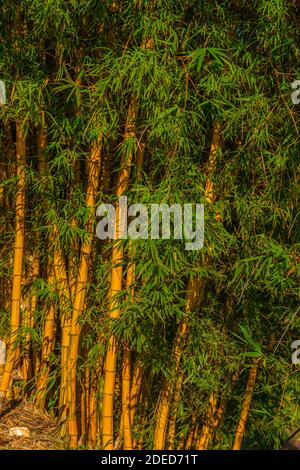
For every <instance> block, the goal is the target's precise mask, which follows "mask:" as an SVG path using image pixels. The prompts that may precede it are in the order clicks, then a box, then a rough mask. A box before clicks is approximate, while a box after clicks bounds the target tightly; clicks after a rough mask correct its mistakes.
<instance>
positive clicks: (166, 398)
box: [154, 123, 221, 450]
mask: <svg viewBox="0 0 300 470" xmlns="http://www.w3.org/2000/svg"><path fill="white" fill-rule="evenodd" d="M220 132H221V125H220V123H216V124H215V125H214V126H213V131H212V140H211V146H210V154H209V160H208V169H207V174H208V177H207V181H206V187H205V198H206V201H207V202H208V203H209V204H211V203H213V202H214V200H215V195H214V189H213V182H212V178H211V174H213V173H214V171H215V168H216V162H217V152H218V149H219V147H220ZM203 289H204V283H203V281H202V280H201V279H200V278H199V277H194V278H192V279H190V280H189V283H188V287H187V295H186V314H187V315H186V318H185V319H183V320H182V321H181V322H180V324H179V327H178V331H177V334H176V337H175V342H174V345H173V353H172V357H173V361H174V371H175V374H176V377H177V385H176V389H175V392H176V397H177V400H178V398H179V396H180V393H181V387H182V383H183V379H182V378H181V379H179V376H180V373H179V369H180V357H181V350H182V345H183V341H184V338H185V335H186V333H187V330H188V313H189V312H190V311H192V310H193V309H194V307H195V305H196V303H197V302H198V301H199V300H200V298H201V296H202V295H203ZM178 379H179V380H178ZM172 396H173V384H172V382H171V381H168V380H165V381H164V386H163V391H162V393H161V397H160V401H159V405H158V412H157V422H156V427H155V433H154V449H155V450H163V449H164V448H165V440H166V431H167V425H168V418H169V410H170V401H171V398H172ZM177 402H178V401H177ZM174 408H175V409H174V413H173V418H172V423H171V424H172V427H171V432H170V440H171V446H173V444H174V436H175V425H176V416H177V407H176V405H175V406H174Z"/></svg>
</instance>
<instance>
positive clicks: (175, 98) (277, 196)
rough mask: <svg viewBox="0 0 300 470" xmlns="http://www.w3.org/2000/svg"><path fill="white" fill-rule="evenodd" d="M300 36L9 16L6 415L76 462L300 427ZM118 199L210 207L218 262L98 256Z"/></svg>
mask: <svg viewBox="0 0 300 470" xmlns="http://www.w3.org/2000/svg"><path fill="white" fill-rule="evenodd" d="M299 26H300V8H299V2H297V1H296V0H295V1H293V0H247V1H245V0H226V1H223V2H218V1H216V0H210V1H202V0H195V1H194V0H192V1H189V2H186V1H184V0H182V1H179V0H164V1H161V0H124V1H123V0H120V1H109V0H103V1H100V0H86V1H79V0H69V1H63V0H43V1H41V0H20V1H16V0H13V1H12V0H10V1H8V0H1V2H0V79H1V80H3V81H4V82H5V85H6V92H7V103H6V104H5V105H3V106H1V107H0V181H1V182H0V253H1V256H0V286H1V289H0V339H1V340H2V341H3V342H4V343H5V344H6V345H7V354H6V362H5V365H2V366H0V367H2V369H1V370H0V378H1V381H0V409H1V410H2V411H3V410H5V408H6V406H8V405H9V404H10V403H11V402H13V401H14V400H16V401H17V400H20V399H21V400H25V399H26V400H30V401H32V402H33V403H34V404H35V406H37V407H38V408H39V409H40V410H44V411H45V412H47V413H50V414H52V415H53V416H56V417H57V418H58V419H59V432H60V435H61V437H62V438H63V439H64V440H65V443H66V448H68V447H69V448H89V449H95V448H98V449H198V450H205V449H235V450H239V449H241V448H247V449H262V448H267V449H268V448H269V449H276V448H279V447H280V446H281V444H282V442H283V441H284V440H285V439H287V438H288V436H289V435H290V434H291V433H292V432H293V431H294V430H295V429H296V428H297V427H299V420H300V408H299V400H300V381H299V366H297V365H293V364H292V361H291V348H290V345H291V343H292V341H294V340H296V339H300V320H299V313H298V311H297V308H298V305H299V275H300V265H299V259H300V258H299V257H300V244H299V242H300V240H299V209H298V208H299V194H300V181H299V161H300V160H299V150H300V135H299V130H300V124H299V123H300V105H299V106H298V107H297V106H295V105H293V104H292V101H291V93H292V89H291V83H292V82H293V81H294V80H295V79H297V78H298V79H300V75H299V73H300V72H299V64H300V56H299V44H300V43H299V40H300V38H299ZM121 195H126V196H127V197H128V201H129V202H130V203H143V204H145V205H147V204H151V203H156V204H162V203H166V204H173V203H178V204H184V203H193V204H194V203H203V204H204V205H205V241H204V247H203V249H201V250H191V251H187V250H185V245H184V242H183V241H182V240H174V239H171V240H164V239H157V240H151V239H147V240H145V239H140V240H130V239H126V240H113V241H111V240H99V239H98V238H97V237H96V223H97V218H96V208H97V207H98V206H99V205H100V204H101V203H102V202H105V203H114V204H117V201H118V198H119V196H121ZM116 214H117V219H118V217H119V216H120V214H119V209H118V207H117V208H116ZM16 377H17V378H18V380H16Z"/></svg>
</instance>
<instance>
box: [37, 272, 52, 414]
mask: <svg viewBox="0 0 300 470" xmlns="http://www.w3.org/2000/svg"><path fill="white" fill-rule="evenodd" d="M48 269H49V270H50V272H49V276H48V283H49V285H50V286H51V287H53V286H54V281H55V277H54V272H53V268H52V267H51V266H50V265H48ZM54 339H55V308H54V305H53V303H52V302H51V304H50V305H49V306H47V309H46V316H45V322H44V334H43V343H42V354H41V366H40V373H39V374H38V378H37V386H36V405H37V407H38V408H39V409H40V410H43V409H44V408H45V402H46V394H47V386H48V382H49V375H50V357H51V353H52V351H53V348H54Z"/></svg>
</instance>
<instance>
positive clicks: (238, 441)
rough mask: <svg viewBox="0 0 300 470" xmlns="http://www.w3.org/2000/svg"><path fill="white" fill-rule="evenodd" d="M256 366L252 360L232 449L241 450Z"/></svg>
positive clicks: (254, 381)
mask: <svg viewBox="0 0 300 470" xmlns="http://www.w3.org/2000/svg"><path fill="white" fill-rule="evenodd" d="M257 368H258V361H257V360H256V361H254V364H253V365H252V367H251V368H250V370H249V375H248V380H247V386H246V392H245V396H244V399H243V403H242V409H241V413H240V419H239V422H238V425H237V429H236V432H235V437H234V443H233V448H232V450H241V447H242V442H243V437H244V434H245V430H246V423H247V419H248V416H249V411H250V406H251V401H252V396H253V392H254V387H255V383H256V377H257Z"/></svg>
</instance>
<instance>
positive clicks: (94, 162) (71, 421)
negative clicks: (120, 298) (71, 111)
mask: <svg viewBox="0 0 300 470" xmlns="http://www.w3.org/2000/svg"><path fill="white" fill-rule="evenodd" d="M101 149H102V133H101V134H100V135H99V137H98V139H97V141H96V142H95V143H94V144H93V145H92V148H91V152H90V156H89V160H88V184H87V189H86V206H87V209H88V210H89V211H90V213H89V215H88V221H87V223H86V226H85V230H86V234H87V237H86V239H85V241H84V242H83V244H82V247H81V253H80V261H79V269H78V275H77V281H76V294H75V299H74V304H73V312H72V322H71V331H70V342H69V349H68V354H69V357H68V361H67V362H68V365H67V367H68V380H67V388H68V392H67V400H68V433H69V436H70V446H71V448H76V447H77V443H78V428H77V414H76V393H77V387H76V364H77V357H78V348H79V335H80V324H79V322H78V320H79V317H80V315H81V313H82V312H83V309H84V305H85V296H86V287H87V280H88V265H89V257H90V254H91V251H92V243H91V237H92V235H93V227H94V216H93V214H92V212H91V211H92V210H93V209H94V206H95V203H96V193H97V188H98V182H99V174H100V158H101Z"/></svg>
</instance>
